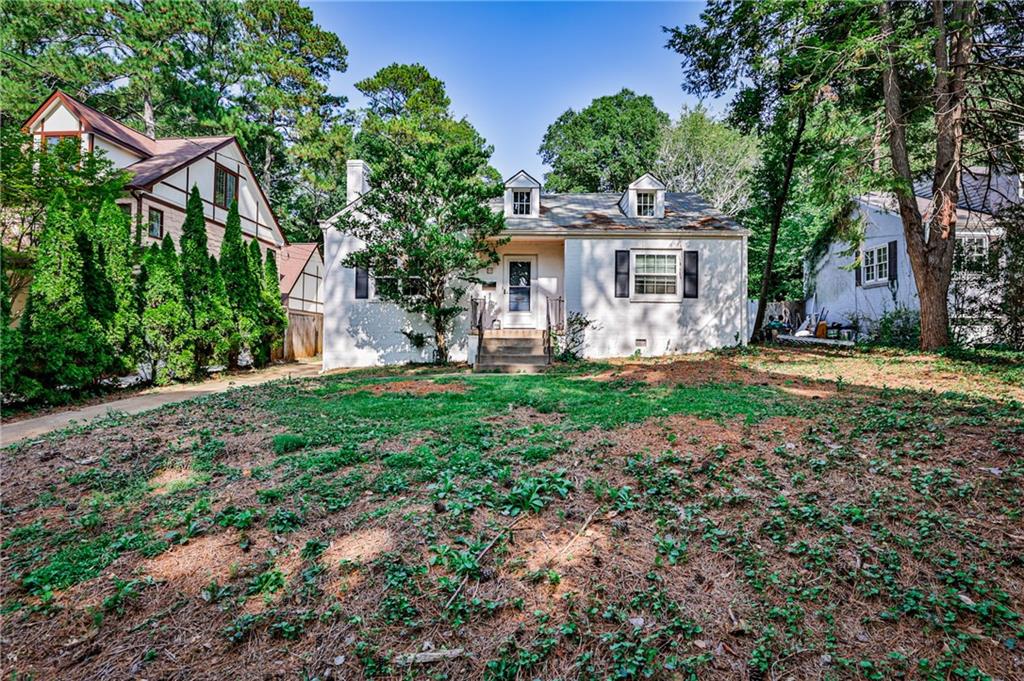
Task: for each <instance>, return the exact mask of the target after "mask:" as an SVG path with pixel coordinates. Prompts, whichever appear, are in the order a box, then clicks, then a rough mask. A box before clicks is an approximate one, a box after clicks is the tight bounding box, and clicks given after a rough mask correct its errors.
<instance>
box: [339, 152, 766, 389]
mask: <svg viewBox="0 0 1024 681" xmlns="http://www.w3.org/2000/svg"><path fill="white" fill-rule="evenodd" d="M370 183H371V178H370V173H369V168H368V167H367V165H366V164H365V163H363V162H362V161H349V162H348V196H347V199H348V205H347V206H346V208H345V209H344V210H343V211H342V213H339V214H338V215H336V216H334V217H332V218H331V219H329V220H326V221H325V222H324V223H322V225H321V227H322V228H323V230H324V352H323V366H324V369H333V368H336V367H348V366H367V365H375V364H391V363H399V362H416V361H427V360H429V359H430V358H431V355H430V352H431V351H430V349H417V348H415V347H413V346H412V345H410V343H409V340H408V338H407V337H406V335H404V334H403V333H402V331H403V330H416V331H425V330H426V329H425V327H423V326H420V325H419V323H418V322H417V321H416V320H412V319H410V318H409V317H408V316H407V315H406V314H405V313H404V312H403V311H402V310H400V309H399V308H397V307H396V306H395V305H393V304H390V303H384V302H382V301H380V300H378V299H377V298H376V296H375V292H374V286H373V280H372V277H370V276H368V274H367V273H366V272H365V271H357V270H355V269H351V268H346V267H344V266H342V260H343V259H344V258H345V256H346V255H348V254H349V253H351V252H353V251H355V250H357V249H359V248H361V247H362V242H361V241H360V240H358V239H356V238H355V237H352V236H350V235H347V234H344V233H342V232H341V231H339V230H338V229H336V228H335V227H334V224H335V222H336V221H337V219H338V217H340V215H342V214H343V213H344V212H345V211H348V210H358V204H359V197H360V196H362V195H363V194H365V193H366V192H367V191H370ZM493 208H494V210H495V211H499V212H503V213H504V215H505V235H506V236H508V237H509V241H508V243H506V244H504V245H502V246H500V247H499V248H498V252H499V254H500V256H501V260H500V262H499V263H498V264H496V265H495V266H493V267H489V268H487V269H486V270H485V271H482V272H480V273H479V277H480V279H481V280H482V282H483V283H482V284H479V285H475V286H474V287H473V289H472V290H471V291H470V293H469V294H468V300H467V301H465V306H466V310H467V312H466V314H465V315H463V316H462V317H461V318H460V319H459V321H458V323H457V325H456V328H455V330H454V335H453V339H452V343H451V347H452V352H451V355H452V358H453V359H456V360H459V359H461V360H467V361H469V362H471V363H473V364H474V365H475V366H477V367H479V368H491V369H498V370H501V369H504V370H531V369H533V368H535V367H536V366H538V365H542V364H545V363H547V361H549V358H550V344H549V341H550V338H551V333H552V332H553V331H560V330H563V329H564V328H565V326H566V319H567V317H569V316H573V315H574V313H578V314H583V315H586V317H587V318H588V319H589V320H590V321H591V322H592V325H591V326H590V327H589V328H588V329H587V330H586V334H585V343H584V348H583V352H584V354H585V355H586V356H588V357H614V356H624V355H631V354H634V353H639V354H642V355H645V356H646V355H664V354H671V353H688V352H698V351H702V350H708V349H711V348H717V347H722V346H727V345H736V344H740V343H745V342H746V328H747V303H746V294H747V236H748V232H747V231H746V230H743V229H741V228H740V227H739V226H738V225H737V224H736V223H735V222H733V221H732V220H731V219H729V218H728V217H726V216H725V215H723V214H722V213H720V212H719V211H717V210H715V209H714V208H712V207H711V206H710V205H708V204H707V203H706V202H705V201H704V200H703V199H701V197H699V196H697V195H696V194H688V193H675V192H668V191H666V189H665V185H664V184H662V183H661V182H660V181H659V180H658V179H657V178H655V177H654V176H653V175H650V174H645V175H644V176H642V177H640V178H638V179H637V180H636V181H635V182H633V183H632V184H631V185H630V186H629V187H628V188H627V189H626V191H625V192H623V193H621V194H619V193H590V194H546V193H544V192H543V191H542V187H541V184H540V183H539V182H538V181H537V180H535V179H534V178H532V177H531V176H530V175H529V174H527V173H526V172H523V171H520V172H518V173H516V174H515V175H513V176H512V177H511V178H509V179H508V180H507V181H506V182H505V192H504V196H503V197H502V198H500V199H497V200H496V201H495V202H494V204H493Z"/></svg>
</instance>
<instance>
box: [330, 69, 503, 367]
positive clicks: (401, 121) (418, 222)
mask: <svg viewBox="0 0 1024 681" xmlns="http://www.w3.org/2000/svg"><path fill="white" fill-rule="evenodd" d="M411 83H412V84H419V85H424V84H425V86H424V88H423V90H422V91H419V90H416V88H418V87H419V85H416V88H413V89H412V90H411V89H410V84H411ZM359 87H360V89H363V90H364V91H365V92H366V94H367V96H368V99H369V110H368V111H367V113H366V118H365V119H364V124H363V126H362V128H361V129H360V132H359V135H358V136H357V145H358V146H359V148H360V153H361V154H362V155H363V156H364V158H365V159H366V160H367V161H368V162H369V163H370V165H371V168H372V170H373V189H372V190H371V191H370V192H369V193H367V194H366V195H365V196H363V198H362V201H361V202H360V207H359V210H358V211H352V212H350V213H348V214H347V215H344V216H343V217H342V219H341V220H340V222H339V223H338V225H337V227H338V228H339V229H341V230H342V231H344V232H346V233H348V234H352V235H354V236H356V237H358V238H360V239H362V240H363V241H364V242H365V243H366V245H365V248H363V249H361V250H359V251H356V252H353V253H351V254H350V255H349V256H348V257H347V258H346V259H345V265H346V266H348V267H359V268H363V269H365V270H367V272H368V273H369V274H370V275H371V276H373V277H374V281H375V286H376V291H377V295H378V296H379V297H380V298H381V299H383V300H387V301H390V302H393V303H395V304H397V305H398V306H399V307H401V308H402V309H404V310H406V311H407V312H409V313H411V314H413V315H416V316H418V317H420V318H421V319H423V320H424V322H425V323H426V324H427V326H428V328H429V329H430V333H431V334H432V335H433V340H434V346H435V349H436V352H437V359H438V360H439V361H441V362H446V361H447V360H448V341H449V334H450V332H451V328H452V323H453V321H454V319H455V318H456V317H457V316H458V315H459V314H461V313H462V312H463V310H464V294H465V292H466V290H467V287H468V284H469V283H471V282H474V281H476V275H477V272H479V270H480V269H481V268H482V267H485V266H487V265H489V264H493V263H494V262H497V255H496V252H495V250H494V248H495V245H496V243H498V242H499V241H500V239H499V238H498V237H499V235H500V233H501V230H502V229H503V228H504V217H503V216H501V215H500V214H498V213H496V212H495V211H493V210H491V208H490V206H489V205H488V201H489V200H490V199H492V198H495V197H497V196H500V195H501V193H502V191H503V187H502V185H501V178H500V176H499V175H498V173H497V171H495V170H494V168H493V167H491V165H490V157H491V154H492V152H493V149H492V147H490V146H489V145H488V144H487V143H486V141H485V140H484V139H483V137H482V136H481V135H480V134H479V133H478V132H477V131H476V129H475V128H473V126H472V125H471V124H470V123H469V121H468V120H466V119H465V118H463V119H455V118H454V117H453V116H452V114H451V112H450V110H449V108H448V103H449V100H448V97H447V95H446V94H445V92H444V84H443V83H442V82H441V81H439V80H436V79H434V78H433V77H432V76H430V74H429V72H427V71H426V69H423V67H421V66H419V65H412V66H405V65H391V66H388V67H385V68H384V69H382V70H381V71H379V72H378V73H377V74H376V75H374V76H373V77H372V78H369V79H367V80H365V81H362V82H361V83H360V84H359ZM413 90H416V91H415V92H414V91H413ZM382 93H383V94H382ZM396 93H397V94H396ZM405 331H406V332H408V334H409V337H410V339H416V342H417V343H418V342H420V340H421V339H422V334H421V332H419V331H417V330H416V329H405Z"/></svg>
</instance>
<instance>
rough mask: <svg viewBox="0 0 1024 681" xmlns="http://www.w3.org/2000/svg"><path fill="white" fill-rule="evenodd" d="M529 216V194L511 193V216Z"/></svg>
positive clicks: (527, 192) (524, 192)
mask: <svg viewBox="0 0 1024 681" xmlns="http://www.w3.org/2000/svg"><path fill="white" fill-rule="evenodd" d="M529 214H530V192H529V191H520V190H514V191H513V192H512V215H529Z"/></svg>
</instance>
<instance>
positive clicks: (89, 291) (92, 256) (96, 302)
mask: <svg viewBox="0 0 1024 681" xmlns="http://www.w3.org/2000/svg"><path fill="white" fill-rule="evenodd" d="M95 228H96V226H95V224H94V223H93V220H92V215H91V214H90V213H89V210H88V209H83V210H82V212H81V215H80V216H79V218H78V221H77V222H76V223H75V242H76V243H77V245H78V252H79V254H80V255H81V257H82V295H83V296H84V297H85V307H86V310H88V312H89V315H90V316H92V317H93V319H95V320H96V321H98V322H99V323H100V326H102V327H103V330H104V333H105V332H106V330H107V327H108V326H109V325H110V321H111V320H112V319H113V317H114V306H115V302H114V290H113V288H112V287H111V285H110V280H109V279H107V257H106V252H105V251H104V248H103V242H102V241H99V240H98V239H96V233H95Z"/></svg>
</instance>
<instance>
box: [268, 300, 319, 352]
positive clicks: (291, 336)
mask: <svg viewBox="0 0 1024 681" xmlns="http://www.w3.org/2000/svg"><path fill="white" fill-rule="evenodd" d="M323 349H324V316H323V315H322V314H319V313H316V312H299V311H297V310H288V329H287V330H286V331H285V333H284V350H283V352H282V353H280V355H281V356H280V357H276V358H275V359H285V360H288V361H290V360H293V359H302V358H304V357H316V356H317V355H319V354H320V353H321V352H323Z"/></svg>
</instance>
